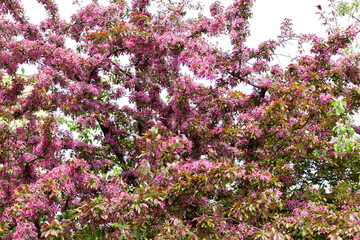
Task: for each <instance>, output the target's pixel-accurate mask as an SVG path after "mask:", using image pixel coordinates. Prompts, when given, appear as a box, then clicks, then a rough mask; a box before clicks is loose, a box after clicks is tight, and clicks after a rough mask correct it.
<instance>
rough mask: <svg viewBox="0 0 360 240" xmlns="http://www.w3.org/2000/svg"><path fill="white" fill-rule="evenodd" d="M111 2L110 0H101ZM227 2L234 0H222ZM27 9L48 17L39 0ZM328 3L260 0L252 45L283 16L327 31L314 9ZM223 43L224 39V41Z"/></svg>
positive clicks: (64, 5)
mask: <svg viewBox="0 0 360 240" xmlns="http://www.w3.org/2000/svg"><path fill="white" fill-rule="evenodd" d="M55 1H56V3H57V4H58V6H59V10H60V16H61V17H62V18H63V19H65V20H67V21H69V20H70V16H71V15H72V13H74V12H75V11H76V10H78V8H77V6H76V5H75V6H73V5H72V2H73V0H55ZM89 2H90V0H83V3H89ZM100 2H102V3H104V4H108V2H109V1H108V0H100ZM202 2H203V3H204V4H206V5H209V3H211V2H213V1H209V0H203V1H202ZM221 2H223V3H224V5H228V4H229V3H230V2H232V1H228V0H223V1H221ZM22 3H23V4H24V6H25V9H26V10H27V14H28V16H29V17H30V21H31V22H33V23H39V22H40V21H42V20H43V19H44V18H45V10H44V8H43V7H42V6H40V4H38V3H37V1H36V0H22ZM319 4H320V5H322V7H323V8H325V7H326V6H327V1H325V0H257V1H255V5H254V8H253V12H254V15H253V18H252V19H251V21H250V23H251V25H250V31H251V36H250V38H249V39H248V45H249V46H250V47H256V46H258V44H259V43H260V42H262V41H265V40H268V39H270V38H273V39H274V38H275V37H276V36H277V35H279V34H280V25H281V22H282V21H283V20H284V18H290V19H292V20H293V24H294V30H295V32H296V33H316V34H318V35H320V36H326V35H325V28H324V27H323V26H321V22H320V21H319V15H316V14H315V13H316V12H317V11H318V9H317V8H316V7H315V6H316V5H319ZM221 44H222V45H224V43H221Z"/></svg>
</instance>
